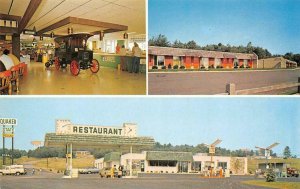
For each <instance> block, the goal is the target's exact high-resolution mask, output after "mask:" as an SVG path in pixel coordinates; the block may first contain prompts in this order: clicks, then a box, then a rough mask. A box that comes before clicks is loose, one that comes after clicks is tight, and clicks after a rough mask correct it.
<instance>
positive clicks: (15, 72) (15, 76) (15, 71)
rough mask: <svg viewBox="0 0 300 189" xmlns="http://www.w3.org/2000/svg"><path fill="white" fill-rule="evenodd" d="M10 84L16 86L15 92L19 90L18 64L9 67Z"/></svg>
mask: <svg viewBox="0 0 300 189" xmlns="http://www.w3.org/2000/svg"><path fill="white" fill-rule="evenodd" d="M10 71H11V80H10V81H11V85H12V87H13V85H15V86H16V90H15V91H16V92H19V65H16V66H13V67H12V68H11V69H10Z"/></svg>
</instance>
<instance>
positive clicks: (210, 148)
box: [206, 139, 222, 177]
mask: <svg viewBox="0 0 300 189" xmlns="http://www.w3.org/2000/svg"><path fill="white" fill-rule="evenodd" d="M221 142H222V140H220V139H217V140H216V141H215V142H213V143H212V144H210V145H208V144H206V146H207V147H208V153H209V154H210V174H209V177H212V176H213V167H214V168H215V166H214V163H213V155H214V154H215V153H216V146H217V145H218V144H220V143H221ZM220 177H221V176H220Z"/></svg>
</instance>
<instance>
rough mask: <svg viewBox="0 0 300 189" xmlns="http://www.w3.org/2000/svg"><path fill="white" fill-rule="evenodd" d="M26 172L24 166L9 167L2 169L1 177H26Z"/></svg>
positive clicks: (0, 170)
mask: <svg viewBox="0 0 300 189" xmlns="http://www.w3.org/2000/svg"><path fill="white" fill-rule="evenodd" d="M25 174H26V171H25V169H24V166H23V165H9V166H4V168H3V169H0V175H17V176H18V175H25Z"/></svg>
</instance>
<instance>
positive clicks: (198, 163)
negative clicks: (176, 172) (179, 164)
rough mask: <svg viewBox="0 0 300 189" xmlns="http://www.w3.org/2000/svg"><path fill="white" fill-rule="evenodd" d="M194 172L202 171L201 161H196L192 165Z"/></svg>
mask: <svg viewBox="0 0 300 189" xmlns="http://www.w3.org/2000/svg"><path fill="white" fill-rule="evenodd" d="M192 170H193V171H201V161H195V162H193V164H192Z"/></svg>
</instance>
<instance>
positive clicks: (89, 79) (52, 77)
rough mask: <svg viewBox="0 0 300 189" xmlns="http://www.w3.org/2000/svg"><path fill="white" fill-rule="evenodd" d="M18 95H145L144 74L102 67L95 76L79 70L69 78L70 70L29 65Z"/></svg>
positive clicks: (34, 64)
mask: <svg viewBox="0 0 300 189" xmlns="http://www.w3.org/2000/svg"><path fill="white" fill-rule="evenodd" d="M19 88H20V91H19V93H16V92H14V93H13V94H19V95H89V94H91V95H114V94H116V95H123V94H125V95H126V94H128V95H132V94H139V95H143V94H146V74H145V73H138V74H134V73H128V72H123V71H119V70H117V69H113V68H107V67H101V68H100V71H99V72H98V73H97V74H92V72H91V71H90V70H80V74H79V75H78V76H72V75H71V73H70V70H69V66H68V67H67V68H66V69H63V70H62V69H61V70H56V69H55V67H54V66H52V67H50V68H49V69H46V68H45V66H44V64H42V63H30V64H29V65H28V74H27V75H25V76H23V77H22V78H21V79H20V87H19Z"/></svg>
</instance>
